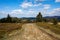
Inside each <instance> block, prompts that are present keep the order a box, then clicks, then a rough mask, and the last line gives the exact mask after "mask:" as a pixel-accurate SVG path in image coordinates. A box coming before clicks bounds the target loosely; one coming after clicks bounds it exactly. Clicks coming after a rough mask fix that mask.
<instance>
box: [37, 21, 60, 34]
mask: <svg viewBox="0 0 60 40" xmlns="http://www.w3.org/2000/svg"><path fill="white" fill-rule="evenodd" d="M36 24H37V25H38V26H40V27H43V28H45V29H49V30H51V31H52V32H54V33H55V34H60V25H58V24H57V25H53V24H50V23H48V22H37V23H36Z"/></svg>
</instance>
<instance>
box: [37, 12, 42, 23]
mask: <svg viewBox="0 0 60 40" xmlns="http://www.w3.org/2000/svg"><path fill="white" fill-rule="evenodd" d="M36 21H37V22H42V15H41V12H39V14H38V15H37V16H36Z"/></svg>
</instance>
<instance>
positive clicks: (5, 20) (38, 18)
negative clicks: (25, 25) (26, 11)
mask: <svg viewBox="0 0 60 40" xmlns="http://www.w3.org/2000/svg"><path fill="white" fill-rule="evenodd" d="M23 20H24V19H23ZM33 21H34V22H53V23H54V25H56V24H57V19H56V18H52V19H49V20H48V19H46V18H44V17H43V16H42V14H41V12H39V13H38V15H37V16H36V20H33ZM20 22H22V19H21V18H17V17H15V18H13V17H11V16H10V15H9V14H8V15H7V18H2V19H0V23H20ZM26 22H31V21H30V20H29V19H28V20H27V21H26Z"/></svg>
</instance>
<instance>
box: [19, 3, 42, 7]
mask: <svg viewBox="0 0 60 40" xmlns="http://www.w3.org/2000/svg"><path fill="white" fill-rule="evenodd" d="M41 5H42V4H41V3H39V4H33V3H31V2H23V3H22V4H21V5H20V6H21V7H22V8H28V7H36V6H41Z"/></svg>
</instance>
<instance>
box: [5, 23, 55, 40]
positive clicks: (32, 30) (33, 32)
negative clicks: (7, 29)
mask: <svg viewBox="0 0 60 40" xmlns="http://www.w3.org/2000/svg"><path fill="white" fill-rule="evenodd" d="M10 35H11V36H10V37H9V36H8V37H7V39H6V40H54V39H53V38H52V37H50V36H49V35H48V34H46V33H44V32H42V31H41V30H40V29H39V28H38V27H37V26H36V25H35V24H32V23H28V24H24V25H23V26H22V29H21V30H18V31H16V32H12V33H11V34H10Z"/></svg>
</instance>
